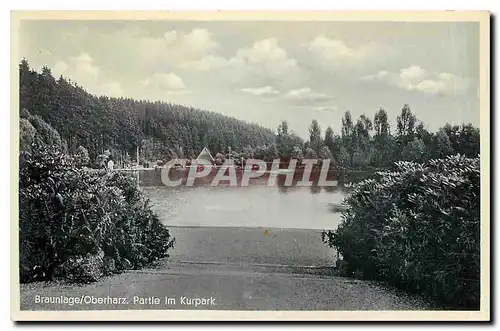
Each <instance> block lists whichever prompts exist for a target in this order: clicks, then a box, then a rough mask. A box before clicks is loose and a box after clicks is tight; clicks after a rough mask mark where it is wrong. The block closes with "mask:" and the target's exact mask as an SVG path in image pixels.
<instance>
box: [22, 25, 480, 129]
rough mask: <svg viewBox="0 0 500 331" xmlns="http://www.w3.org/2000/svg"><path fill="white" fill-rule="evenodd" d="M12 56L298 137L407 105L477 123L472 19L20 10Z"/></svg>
mask: <svg viewBox="0 0 500 331" xmlns="http://www.w3.org/2000/svg"><path fill="white" fill-rule="evenodd" d="M19 41H20V43H19V47H20V52H19V55H20V58H19V60H20V59H21V58H26V60H28V62H29V63H30V65H31V67H32V68H34V69H36V70H40V69H41V67H42V66H43V65H46V66H48V67H49V68H50V69H51V70H52V73H53V74H54V76H56V77H59V76H60V75H63V76H64V77H67V78H69V79H71V80H72V81H74V82H76V83H78V84H79V85H80V86H83V87H84V88H85V89H86V90H87V91H88V92H90V93H92V94H96V95H107V96H110V97H130V98H134V99H146V100H153V101H156V100H160V101H167V102H171V103H177V104H182V105H186V106H193V107H196V108H200V109H207V110H211V111H215V112H219V113H223V114H226V115H229V116H233V117H236V118H239V119H242V120H246V121H249V122H254V123H258V124H261V125H263V126H265V127H268V128H271V129H275V128H276V127H277V125H278V124H279V123H280V122H281V121H282V120H286V121H288V123H289V127H290V129H291V131H293V132H295V133H296V134H298V135H300V136H302V137H304V138H305V137H307V134H308V133H307V132H308V128H309V126H310V124H311V121H312V120H313V119H316V120H317V121H318V122H319V124H320V126H321V127H322V129H323V132H324V130H325V129H326V127H327V126H331V127H332V128H333V130H334V132H336V133H339V132H340V130H341V118H342V116H343V115H344V112H345V111H346V110H349V111H351V114H352V116H353V119H354V120H356V119H357V118H358V117H359V116H360V115H361V114H365V115H366V116H368V117H370V118H372V119H373V116H374V115H375V113H376V112H377V111H378V110H379V109H380V108H383V109H385V110H386V111H387V113H388V116H389V120H390V123H391V127H392V128H395V121H396V117H397V115H398V114H399V113H400V111H401V108H402V107H403V105H405V104H408V105H410V107H411V109H412V111H413V113H414V114H416V116H417V118H418V119H420V120H422V121H423V122H424V124H425V127H426V128H427V129H428V130H430V131H436V130H438V129H439V127H441V126H443V125H444V124H445V123H451V124H462V123H472V124H474V125H476V126H479V23H476V22H333V21H332V22H328V21H326V22H325V21H321V22H320V21H316V22H315V21H297V22H293V21H274V22H273V21H262V22H258V21H246V22H245V21H199V22H196V21H109V20H104V21H98V20H94V21H78V20H67V21H65V20H54V21H51V20H39V21H37V20H29V21H22V22H21V26H20V40H19Z"/></svg>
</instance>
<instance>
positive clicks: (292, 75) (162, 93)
mask: <svg viewBox="0 0 500 331" xmlns="http://www.w3.org/2000/svg"><path fill="white" fill-rule="evenodd" d="M489 22H490V14H489V13H488V12H486V11H485V12H472V11H471V12H467V11H442V12H433V11H429V12H423V11H419V12H411V11H407V12H362V11H359V12H342V11H339V12H335V11H315V12H308V11H304V12H298V11H297V12H287V11H282V12H278V11H276V12H264V11H261V12H259V11H249V12H236V11H234V12H231V11H226V12H224V11H218V12H208V11H207V12H202V11H199V12H180V11H179V12H175V11H158V12H147V11H135V12H134V11H126V12H125V11H124V12H119V11H116V12H109V11H108V12H106V11H80V12H77V11H18V12H12V15H11V24H12V45H11V47H12V48H11V51H12V78H11V82H12V91H13V92H12V110H11V112H12V116H11V117H12V123H11V127H12V137H13V138H12V141H13V143H12V144H13V145H12V155H11V178H12V182H11V190H12V195H11V199H12V201H11V203H12V206H15V208H13V214H12V215H11V242H12V253H11V256H12V261H11V275H12V277H11V286H12V292H11V297H12V298H11V299H12V300H11V302H12V303H11V318H12V319H13V320H16V321H34V320H36V321H60V320H79V321H91V320H93V321H96V320H98V321H108V320H113V321H150V320H155V321H190V320H203V321H216V320H217V321H220V320H225V321H259V320H267V321H270V320H271V321H306V320H307V321H375V320H378V321H381V320H383V321H402V320H404V321H409V320H411V321H424V320H425V321H429V320H436V321H437V320H445V321H488V320H490V281H491V280H490V263H489V262H490V241H489V238H490V200H489V192H490V168H489V166H490V131H489V130H490V103H489V102H490V101H489V96H490V85H489V75H490V73H489V72H490V65H489V63H490V62H489V61H490V60H489V54H490V27H489V26H490V23H489Z"/></svg>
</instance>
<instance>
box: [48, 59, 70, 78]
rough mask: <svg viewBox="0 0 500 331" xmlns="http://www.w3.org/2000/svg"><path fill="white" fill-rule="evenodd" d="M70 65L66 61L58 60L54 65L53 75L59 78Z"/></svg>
mask: <svg viewBox="0 0 500 331" xmlns="http://www.w3.org/2000/svg"><path fill="white" fill-rule="evenodd" d="M68 68H69V66H68V64H67V63H66V62H64V61H58V62H56V64H55V65H54V66H53V67H52V74H53V76H54V77H55V78H56V79H57V78H59V77H60V76H61V75H63V76H64V74H65V72H66V70H68Z"/></svg>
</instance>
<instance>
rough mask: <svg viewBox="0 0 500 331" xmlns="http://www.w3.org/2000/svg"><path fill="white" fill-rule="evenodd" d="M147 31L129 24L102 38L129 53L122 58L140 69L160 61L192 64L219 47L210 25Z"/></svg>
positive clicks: (121, 60)
mask: <svg viewBox="0 0 500 331" xmlns="http://www.w3.org/2000/svg"><path fill="white" fill-rule="evenodd" d="M146 32H147V31H146ZM146 32H142V31H141V30H140V29H133V28H128V29H123V30H119V31H114V32H112V33H108V34H105V35H102V36H101V38H102V42H103V43H104V45H106V46H108V45H109V47H110V48H111V47H112V48H113V49H120V51H121V53H123V54H126V55H125V56H124V57H122V58H120V59H119V61H120V62H121V63H123V64H122V65H129V66H131V67H132V68H134V69H137V70H138V69H139V68H138V66H140V67H147V68H148V69H152V68H154V67H155V66H160V65H162V66H167V67H170V68H179V67H185V68H188V67H189V66H188V65H186V63H190V62H195V61H199V60H200V59H202V58H203V57H205V56H207V55H212V53H213V52H215V51H216V50H217V49H218V47H219V44H218V43H217V41H216V40H215V38H214V36H213V35H212V33H211V32H209V31H208V30H206V29H193V30H191V31H183V30H170V31H165V32H163V33H162V34H161V35H151V34H149V33H146Z"/></svg>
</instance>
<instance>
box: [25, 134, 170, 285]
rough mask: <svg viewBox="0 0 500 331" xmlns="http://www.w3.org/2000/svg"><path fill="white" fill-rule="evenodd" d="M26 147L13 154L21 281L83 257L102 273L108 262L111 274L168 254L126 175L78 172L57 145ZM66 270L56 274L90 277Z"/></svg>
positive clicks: (163, 232)
mask: <svg viewBox="0 0 500 331" xmlns="http://www.w3.org/2000/svg"><path fill="white" fill-rule="evenodd" d="M30 150H31V152H26V151H24V152H21V155H20V177H19V203H20V209H19V242H20V248H19V249H20V277H21V281H22V282H28V281H32V280H37V279H52V278H53V277H54V272H55V270H56V269H57V268H59V269H61V268H62V269H68V268H69V269H71V270H73V271H74V270H75V268H76V266H75V265H81V266H84V265H88V264H89V263H90V262H92V263H91V264H93V265H95V264H96V263H97V264H99V265H100V268H101V267H102V268H103V269H106V272H109V271H110V270H109V269H110V268H109V266H110V265H113V268H114V269H116V271H119V270H121V269H125V268H128V267H131V268H141V267H144V266H146V265H147V264H149V263H152V262H154V261H155V260H157V259H159V258H162V257H165V256H167V251H168V249H169V248H171V247H172V246H173V240H172V239H171V238H170V235H169V231H168V229H166V228H165V227H164V226H163V225H162V224H161V223H160V221H159V219H158V218H157V216H156V215H155V214H154V213H153V212H152V211H151V209H150V208H149V206H148V204H147V201H146V200H145V199H144V198H143V197H142V195H141V193H140V191H139V190H138V189H137V187H136V184H135V183H134V181H133V180H132V179H131V178H129V177H128V176H127V175H125V174H120V173H116V172H108V173H106V172H101V171H89V170H83V169H81V168H78V167H76V166H75V165H74V162H73V160H72V159H71V158H70V157H69V156H68V155H66V154H64V152H62V151H61V150H60V149H58V148H53V147H51V146H47V145H44V144H39V143H37V142H35V143H34V145H33V147H32V148H31V149H30ZM101 253H102V254H103V256H102V257H100V254H101ZM96 256H97V257H100V258H97V259H96V258H95V257H96ZM110 259H112V260H113V261H112V262H111V263H110V262H109V260H110ZM106 260H108V262H107V263H104V262H105V261H106ZM89 261H90V262H89ZM73 271H72V272H70V273H66V272H62V273H59V275H62V274H67V277H70V279H71V280H73V281H87V280H89V279H92V278H93V277H88V275H87V276H85V275H84V276H82V277H79V276H76V277H73V276H70V274H71V275H81V274H82V273H81V272H73ZM96 274H97V275H99V273H96Z"/></svg>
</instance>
